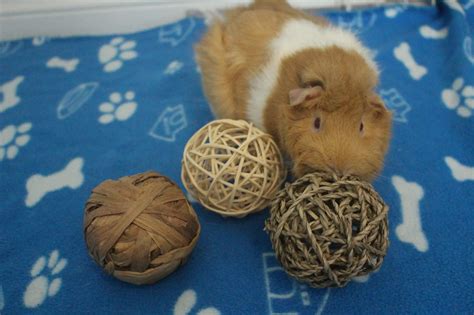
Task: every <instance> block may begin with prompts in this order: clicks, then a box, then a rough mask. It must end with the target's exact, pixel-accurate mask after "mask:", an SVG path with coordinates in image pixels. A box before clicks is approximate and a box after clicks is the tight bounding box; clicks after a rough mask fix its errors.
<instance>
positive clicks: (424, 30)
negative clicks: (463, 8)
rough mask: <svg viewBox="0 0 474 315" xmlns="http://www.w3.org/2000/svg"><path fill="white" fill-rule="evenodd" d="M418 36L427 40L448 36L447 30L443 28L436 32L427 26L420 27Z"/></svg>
mask: <svg viewBox="0 0 474 315" xmlns="http://www.w3.org/2000/svg"><path fill="white" fill-rule="evenodd" d="M420 34H421V36H423V37H424V38H428V39H443V38H446V37H447V36H448V28H447V27H443V28H441V29H439V30H437V29H434V28H432V27H430V26H428V25H422V26H420Z"/></svg>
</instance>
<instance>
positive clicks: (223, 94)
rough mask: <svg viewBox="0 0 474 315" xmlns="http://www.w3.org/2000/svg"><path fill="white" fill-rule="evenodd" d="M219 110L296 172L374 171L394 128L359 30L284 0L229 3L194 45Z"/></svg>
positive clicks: (368, 175) (371, 174) (370, 175)
mask: <svg viewBox="0 0 474 315" xmlns="http://www.w3.org/2000/svg"><path fill="white" fill-rule="evenodd" d="M195 51H196V61H197V63H198V65H199V67H200V69H201V74H202V76H201V77H202V83H203V88H204V93H205V95H206V97H207V99H208V101H209V103H210V105H211V109H212V111H213V113H214V114H215V116H217V117H218V118H231V119H245V120H247V121H250V122H252V123H253V124H254V125H256V126H257V127H259V128H260V129H262V130H264V131H266V132H268V133H270V134H271V135H272V136H273V137H274V138H275V140H276V142H277V143H278V145H279V146H280V148H281V149H282V151H283V152H284V153H285V155H286V156H288V157H289V158H290V160H291V161H292V165H293V174H294V175H295V176H297V177H299V176H302V175H304V174H306V173H308V172H312V171H315V170H323V171H331V172H336V173H338V174H341V175H345V174H352V175H356V176H359V177H360V178H362V179H365V180H373V179H374V178H375V177H376V176H377V174H378V173H379V172H380V171H381V169H382V167H383V161H384V157H385V154H386V152H387V149H388V145H389V141H390V138H391V121H392V119H391V113H390V111H389V110H387V108H386V107H385V105H384V103H383V101H382V100H381V98H380V97H379V96H378V95H377V94H376V92H375V91H374V89H375V87H376V86H377V84H378V76H379V70H378V68H377V65H376V63H375V62H374V61H373V59H372V56H371V52H370V50H369V49H367V48H366V47H364V46H363V45H362V43H361V42H360V41H359V40H358V39H357V37H356V36H355V35H354V34H352V33H351V32H349V31H347V30H343V29H341V28H337V27H335V26H333V25H331V24H330V23H328V22H327V21H326V20H324V19H323V18H320V17H315V16H311V15H308V14H306V13H304V12H302V11H299V10H296V9H294V8H292V7H291V6H289V5H288V4H287V3H286V1H283V0H274V1H270V0H257V1H255V3H253V4H251V5H250V6H248V7H244V8H237V9H233V10H230V11H228V12H227V13H226V14H225V18H224V19H223V20H219V21H215V22H214V23H213V24H212V25H211V26H210V27H209V29H208V31H207V33H206V34H205V35H204V36H203V38H202V39H201V41H200V42H199V43H198V44H197V45H196V49H195Z"/></svg>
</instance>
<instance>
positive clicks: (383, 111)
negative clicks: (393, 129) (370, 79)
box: [369, 93, 390, 119]
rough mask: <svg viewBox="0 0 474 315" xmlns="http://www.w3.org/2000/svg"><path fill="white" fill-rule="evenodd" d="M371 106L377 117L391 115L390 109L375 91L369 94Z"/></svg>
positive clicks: (374, 115)
mask: <svg viewBox="0 0 474 315" xmlns="http://www.w3.org/2000/svg"><path fill="white" fill-rule="evenodd" d="M369 108H370V111H371V112H372V114H373V117H374V118H375V119H381V118H383V117H388V116H390V111H389V110H388V109H387V107H386V106H385V104H384V102H383V100H382V98H381V97H380V96H378V95H377V94H375V93H373V94H372V95H370V96H369Z"/></svg>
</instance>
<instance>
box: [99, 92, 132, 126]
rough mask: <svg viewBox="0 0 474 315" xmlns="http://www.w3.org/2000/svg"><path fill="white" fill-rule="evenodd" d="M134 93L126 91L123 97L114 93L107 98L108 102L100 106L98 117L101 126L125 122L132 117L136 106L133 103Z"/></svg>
mask: <svg viewBox="0 0 474 315" xmlns="http://www.w3.org/2000/svg"><path fill="white" fill-rule="evenodd" d="M134 99H135V93H134V92H132V91H128V92H127V93H125V97H122V95H121V94H120V93H118V92H114V93H112V94H110V96H109V102H105V103H102V104H100V106H99V111H100V112H101V113H102V115H101V116H100V117H99V122H100V123H101V124H104V125H105V124H110V123H111V122H113V121H115V120H118V121H125V120H127V119H129V118H130V117H132V116H133V114H134V113H135V110H136V109H137V106H138V104H137V103H136V102H135V101H134Z"/></svg>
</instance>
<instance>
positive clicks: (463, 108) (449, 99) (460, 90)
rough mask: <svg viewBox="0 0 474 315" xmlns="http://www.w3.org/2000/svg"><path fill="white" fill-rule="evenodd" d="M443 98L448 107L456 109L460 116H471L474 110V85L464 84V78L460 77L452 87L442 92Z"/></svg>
mask: <svg viewBox="0 0 474 315" xmlns="http://www.w3.org/2000/svg"><path fill="white" fill-rule="evenodd" d="M441 99H442V100H443V103H444V105H445V106H446V107H447V108H449V109H455V110H456V112H457V113H458V115H459V116H461V117H464V118H468V117H471V115H472V111H473V110H474V87H473V86H472V85H466V86H464V79H463V78H461V77H459V78H457V79H456V80H454V82H453V85H452V87H451V88H449V89H444V90H443V92H441Z"/></svg>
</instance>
